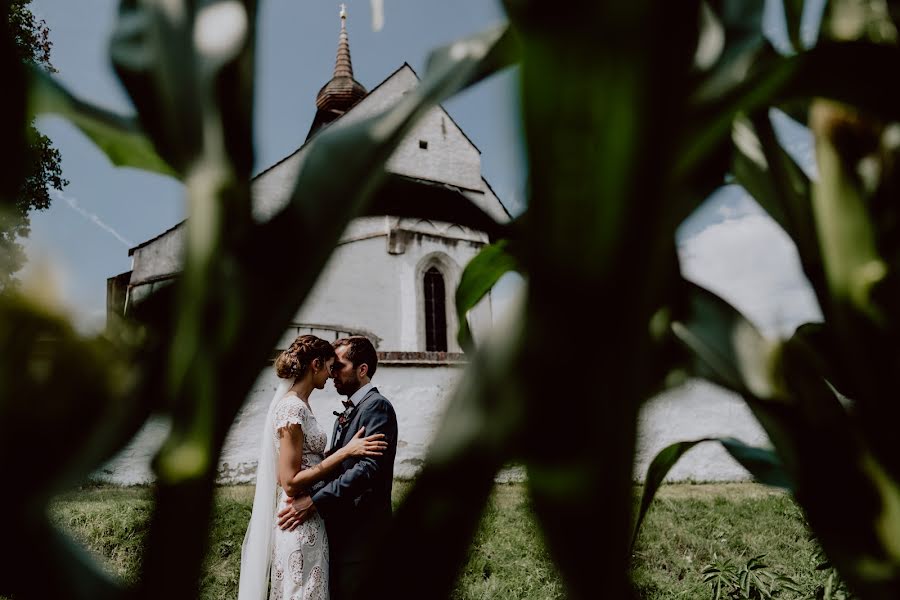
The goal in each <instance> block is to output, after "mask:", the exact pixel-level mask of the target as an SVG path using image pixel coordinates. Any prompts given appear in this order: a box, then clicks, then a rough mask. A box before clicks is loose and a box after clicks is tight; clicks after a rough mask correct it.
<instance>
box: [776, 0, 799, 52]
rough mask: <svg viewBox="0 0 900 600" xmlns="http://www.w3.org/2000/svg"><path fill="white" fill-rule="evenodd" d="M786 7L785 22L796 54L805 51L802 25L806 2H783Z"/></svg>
mask: <svg viewBox="0 0 900 600" xmlns="http://www.w3.org/2000/svg"><path fill="white" fill-rule="evenodd" d="M781 4H782V6H783V7H784V20H785V24H786V25H787V34H788V38H789V39H790V40H791V45H792V46H793V47H794V50H795V51H796V52H800V51H801V50H803V37H802V33H803V32H802V31H801V23H802V21H803V5H804V4H805V2H804V0H781Z"/></svg>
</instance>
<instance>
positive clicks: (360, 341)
mask: <svg viewBox="0 0 900 600" xmlns="http://www.w3.org/2000/svg"><path fill="white" fill-rule="evenodd" d="M332 345H333V346H334V348H335V350H337V349H338V348H340V347H341V346H349V347H350V349H349V350H347V360H349V361H350V362H351V364H353V368H354V369H355V368H357V367H358V366H360V365H361V364H367V365H369V370H368V372H367V374H368V376H369V379H371V378H372V377H374V376H375V369H377V368H378V353H376V352H375V346H373V345H372V342H370V341H369V338H367V337H365V336H362V335H351V336H350V337H346V338H341V339H339V340H336V341H335V342H334V344H332Z"/></svg>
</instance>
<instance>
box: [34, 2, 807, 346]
mask: <svg viewBox="0 0 900 600" xmlns="http://www.w3.org/2000/svg"><path fill="white" fill-rule="evenodd" d="M346 2H347V5H348V10H349V14H350V18H349V22H348V29H349V34H350V46H351V52H352V56H353V67H354V71H355V75H356V78H357V80H359V81H360V82H361V83H362V84H363V85H365V86H366V87H367V88H368V89H371V88H373V87H374V86H375V85H377V84H378V83H380V82H381V81H382V80H383V79H384V78H386V77H387V76H388V75H389V74H390V73H392V72H393V71H394V70H395V69H396V68H397V67H399V66H400V65H402V64H403V63H404V62H408V63H410V65H412V67H413V68H414V69H415V70H416V71H417V72H419V73H420V74H421V73H423V72H424V63H425V60H426V58H427V56H428V52H429V50H430V49H431V48H433V47H435V46H439V45H442V44H444V43H447V42H450V41H452V40H454V39H457V38H459V37H462V36H464V35H467V34H470V33H473V32H476V31H479V30H482V29H484V28H486V27H488V26H490V25H492V24H495V23H497V22H500V21H501V20H502V19H503V18H504V16H503V11H502V8H501V6H500V3H499V2H497V1H485V0H454V1H453V2H438V1H433V0H384V8H385V21H384V27H383V29H381V30H380V31H378V32H375V31H373V30H372V27H371V17H370V12H369V2H368V1H367V0H346ZM117 5H118V3H117V2H115V1H114V0H85V1H82V2H75V1H71V0H34V2H33V4H32V7H33V11H34V12H35V14H36V15H37V16H38V17H39V18H42V19H45V20H46V21H47V24H48V25H49V27H50V30H51V39H52V41H53V44H54V47H53V54H52V61H53V63H54V65H55V66H56V68H57V69H59V73H58V78H59V79H60V80H61V81H62V82H63V83H64V84H65V85H66V86H67V87H68V88H69V89H70V90H71V91H72V92H74V93H75V94H77V95H79V96H81V97H82V98H84V99H86V100H89V101H91V102H94V103H96V104H99V105H102V106H104V107H107V108H110V109H114V110H116V111H119V112H122V113H132V112H133V108H132V106H131V103H130V101H129V100H128V98H127V96H126V94H125V93H124V91H123V90H122V88H121V86H120V85H119V83H118V81H117V79H116V77H115V74H114V73H113V71H112V69H111V67H110V64H109V59H108V44H109V38H110V34H111V31H112V27H113V24H114V19H115V15H116V10H117ZM767 5H768V6H769V9H770V10H769V11H768V12H767V14H766V19H765V29H766V31H767V34H768V35H769V36H770V38H771V39H773V41H774V42H775V43H776V45H781V46H782V47H783V46H784V44H785V36H784V34H783V31H784V26H783V24H782V23H781V21H780V19H779V15H778V13H777V11H775V10H771V9H772V8H774V6H775V5H774V0H768V1H767ZM338 6H339V2H338V1H337V0H334V1H332V0H264V1H263V2H260V11H261V12H260V15H259V34H258V53H257V67H258V70H257V95H256V99H255V102H256V109H255V126H256V141H255V145H256V168H255V170H256V171H257V172H258V171H261V170H263V169H264V168H266V167H267V166H269V165H271V164H272V163H274V162H276V161H278V160H280V159H281V158H283V157H284V156H286V155H288V154H290V153H291V152H293V151H294V150H295V149H296V148H297V147H298V146H299V145H300V144H302V142H303V139H304V136H305V134H306V132H307V130H308V128H309V125H310V123H311V121H312V118H313V115H314V111H315V105H314V99H315V95H316V92H317V91H318V90H319V88H320V87H321V86H322V85H323V84H324V83H325V82H326V81H327V80H328V79H329V78H330V76H331V72H332V69H333V66H334V58H335V51H336V47H337V37H338V31H339V18H338ZM817 10H818V11H820V10H821V5H819V8H818V9H816V8H815V7H814V8H813V10H810V11H809V14H808V15H807V16H808V19H807V26H806V30H805V33H806V35H807V36H808V37H809V36H812V35H814V33H815V26H814V23H815V21H817V18H816V17H817V15H816V12H817ZM516 85H517V82H516V73H515V71H514V70H511V71H507V72H505V73H503V74H501V75H499V76H496V77H494V78H491V79H489V80H487V81H485V82H483V83H481V84H479V85H478V86H476V87H474V88H472V89H471V90H468V91H466V92H464V93H463V94H460V95H459V96H457V97H455V98H453V99H451V100H450V101H448V102H446V103H445V104H444V106H445V108H446V109H447V110H448V111H449V112H450V114H451V115H453V117H454V119H456V121H457V122H458V123H459V124H460V126H461V127H462V128H463V130H465V132H466V133H467V134H468V135H469V137H470V138H471V139H472V140H473V141H474V143H475V144H476V145H477V146H478V147H479V149H481V151H482V170H483V173H484V175H485V177H486V178H487V179H488V181H490V183H491V185H492V186H493V188H494V189H495V191H496V192H497V194H498V196H499V197H500V199H501V200H502V201H503V202H504V203H505V204H506V206H507V207H508V208H509V209H510V211H511V212H512V213H513V214H517V213H518V212H520V211H521V210H522V209H523V198H524V190H525V179H526V166H525V162H524V157H523V155H522V150H521V148H522V145H521V143H520V140H519V133H518V124H517V120H518V105H517V100H516ZM776 124H777V125H778V129H779V133H780V134H781V135H782V139H783V141H784V143H785V144H786V146H787V147H788V148H789V149H790V150H791V151H792V152H793V153H794V154H795V155H796V156H797V157H798V158H799V159H800V160H801V162H802V163H803V164H804V166H805V167H806V168H808V169H809V170H811V171H812V170H814V165H813V160H812V153H811V145H810V140H809V135H808V132H806V131H805V130H804V129H803V128H802V127H799V126H797V125H796V124H791V123H790V122H789V120H787V119H786V118H785V117H780V116H777V117H776ZM38 125H39V127H40V129H41V130H42V131H43V132H44V133H45V134H47V135H48V136H50V137H51V138H52V139H53V141H54V143H55V144H56V146H57V147H58V148H59V150H60V152H61V153H62V164H63V169H64V174H65V176H66V177H67V178H68V179H69V180H70V182H71V183H70V185H69V186H68V187H67V188H66V189H65V191H64V193H63V194H62V195H59V196H57V198H56V201H55V202H54V204H53V206H52V207H51V208H50V209H49V210H47V211H45V212H42V213H36V214H34V215H33V217H32V225H33V227H32V233H31V236H30V238H29V240H28V242H27V245H26V248H27V251H28V255H29V266H28V267H27V268H26V273H25V275H26V276H27V274H28V272H29V271H31V272H33V271H35V270H36V269H35V267H36V265H41V264H44V265H46V264H49V265H52V267H53V270H54V272H55V273H56V277H57V280H58V288H59V290H60V294H61V295H62V297H63V300H64V302H65V303H66V305H67V306H69V307H70V309H71V311H72V313H73V317H74V319H75V321H76V322H77V323H78V324H79V326H80V327H81V328H82V329H83V330H90V329H94V328H96V327H97V326H99V325H102V323H103V315H104V313H105V296H106V289H105V288H106V279H107V278H108V277H111V276H113V275H116V274H118V273H121V272H123V271H127V270H129V269H130V267H131V261H130V258H129V257H128V247H129V246H131V245H135V244H138V243H140V242H143V241H145V240H147V239H149V238H152V237H154V236H156V235H157V234H159V233H160V232H162V231H164V230H166V229H168V228H169V227H171V226H172V225H174V224H176V223H177V222H179V221H180V220H181V219H182V218H184V217H185V216H186V215H185V210H184V199H183V194H182V188H181V186H180V184H179V183H178V182H177V181H175V180H173V179H169V178H166V177H162V176H157V175H152V174H148V173H144V172H142V171H138V170H134V169H121V168H115V167H113V166H112V165H111V164H110V163H109V161H108V160H107V159H106V157H105V156H104V155H103V154H101V153H100V152H99V151H98V150H96V149H95V148H94V147H93V146H92V145H91V143H90V142H88V141H87V140H86V139H85V138H84V137H83V136H82V135H81V134H80V133H79V132H78V131H77V130H76V129H74V128H73V127H72V126H71V125H69V124H68V123H67V122H66V121H64V120H62V119H59V118H41V119H40V120H39V122H38ZM678 242H679V247H680V249H681V252H682V264H683V268H684V271H685V273H686V274H687V275H688V276H690V277H691V278H692V279H695V280H697V281H699V282H701V283H704V284H706V285H709V287H711V288H712V289H715V290H716V291H718V292H719V293H722V294H723V295H725V296H726V297H728V298H729V299H732V300H734V301H735V303H736V304H738V306H739V308H743V309H744V310H746V311H747V313H748V315H749V316H751V317H752V318H754V319H755V320H757V321H758V322H759V323H760V324H761V326H763V327H764V328H765V329H767V330H768V331H772V332H774V333H778V332H782V331H787V330H789V329H790V328H791V327H793V326H795V325H796V324H798V323H799V322H802V321H805V320H808V319H811V318H816V316H817V308H816V307H815V305H814V300H813V301H812V303H810V294H809V290H808V285H807V284H806V282H805V280H804V279H803V277H802V274H801V273H800V271H799V265H798V264H797V260H796V256H795V254H794V255H792V254H791V252H793V245H792V244H791V243H790V240H788V239H786V236H784V234H783V232H781V230H780V229H778V228H777V226H775V225H774V223H773V222H772V221H771V219H768V217H766V216H765V215H764V214H763V213H762V211H761V210H760V209H759V207H758V206H756V205H755V203H754V202H753V201H752V200H751V199H749V198H748V197H747V196H746V194H744V193H743V191H742V190H740V189H739V188H736V187H734V186H731V187H728V188H724V189H723V190H722V191H720V192H719V193H717V194H715V195H714V196H713V197H712V198H711V199H710V200H709V201H708V202H707V203H706V204H705V205H704V206H703V207H702V208H701V209H700V210H698V211H697V212H696V213H695V214H694V215H693V216H692V217H691V218H690V219H688V221H686V222H685V224H684V225H683V226H682V227H681V229H680V230H679V235H678ZM503 283H504V285H502V286H501V289H500V290H498V292H499V293H498V296H499V297H498V301H499V304H500V305H501V306H502V305H503V302H504V300H505V299H507V298H508V297H509V295H510V294H512V293H513V292H514V291H515V290H516V289H517V288H519V287H520V286H519V284H518V282H516V281H515V279H513V278H511V279H508V280H506V281H504V282H503Z"/></svg>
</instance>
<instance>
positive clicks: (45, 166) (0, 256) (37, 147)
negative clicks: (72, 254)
mask: <svg viewBox="0 0 900 600" xmlns="http://www.w3.org/2000/svg"><path fill="white" fill-rule="evenodd" d="M30 3H31V0H12V1H11V2H10V3H9V6H8V11H9V12H8V14H7V23H8V26H9V28H10V35H9V38H8V39H11V40H12V46H13V47H12V48H11V50H12V52H11V53H10V55H9V56H10V60H15V61H16V63H17V64H15V65H7V66H12V68H14V69H15V68H17V67H19V68H21V67H26V66H28V65H29V64H34V65H37V66H39V67H40V68H43V69H46V70H47V71H50V72H55V71H56V69H55V68H54V67H53V65H52V64H51V62H50V50H51V48H52V46H53V43H52V42H51V41H50V29H49V27H47V23H46V22H45V21H43V20H40V21H39V20H37V19H36V18H35V16H34V14H32V12H31V10H29V8H28V5H29V4H30ZM20 76H21V71H20ZM21 100H24V99H21ZM24 123H25V127H24V132H23V134H24V136H25V141H26V143H25V148H26V151H25V152H24V155H23V156H19V157H16V158H17V159H18V161H19V162H18V165H13V168H12V169H11V171H13V172H17V173H18V174H19V177H17V181H15V182H14V183H13V184H12V186H11V189H10V190H9V193H6V194H2V195H0V197H2V204H0V291H3V290H6V289H8V288H10V287H12V286H14V285H15V282H16V280H15V277H14V275H15V273H16V272H17V271H19V270H20V269H21V268H22V267H23V266H24V264H25V251H24V248H23V247H22V244H21V243H20V241H21V239H22V238H24V237H27V236H28V234H29V233H30V231H31V219H30V218H29V214H30V213H31V211H34V210H45V209H47V208H48V207H49V206H50V201H51V199H50V190H51V188H52V189H55V190H62V189H63V188H64V187H65V186H66V185H67V184H68V183H69V182H68V181H67V180H66V179H64V178H63V176H62V167H61V165H60V154H59V150H57V149H56V148H54V147H53V143H52V142H51V140H50V138H48V137H47V136H45V135H44V134H42V133H41V132H39V131H38V130H37V128H36V127H35V126H34V119H30V120H27V121H25V122H24ZM14 160H15V159H14Z"/></svg>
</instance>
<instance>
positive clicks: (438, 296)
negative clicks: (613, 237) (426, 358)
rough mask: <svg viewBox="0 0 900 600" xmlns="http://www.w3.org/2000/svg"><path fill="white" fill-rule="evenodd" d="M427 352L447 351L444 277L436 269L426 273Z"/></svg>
mask: <svg viewBox="0 0 900 600" xmlns="http://www.w3.org/2000/svg"><path fill="white" fill-rule="evenodd" d="M425 350H426V351H428V352H446V351H447V308H446V293H445V291H444V276H443V275H441V272H440V271H438V270H437V269H436V268H435V267H431V268H430V269H428V270H427V271H425Z"/></svg>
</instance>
